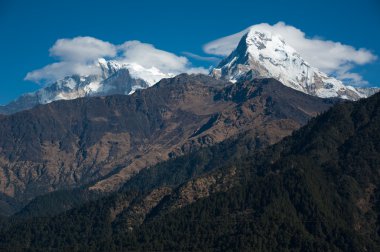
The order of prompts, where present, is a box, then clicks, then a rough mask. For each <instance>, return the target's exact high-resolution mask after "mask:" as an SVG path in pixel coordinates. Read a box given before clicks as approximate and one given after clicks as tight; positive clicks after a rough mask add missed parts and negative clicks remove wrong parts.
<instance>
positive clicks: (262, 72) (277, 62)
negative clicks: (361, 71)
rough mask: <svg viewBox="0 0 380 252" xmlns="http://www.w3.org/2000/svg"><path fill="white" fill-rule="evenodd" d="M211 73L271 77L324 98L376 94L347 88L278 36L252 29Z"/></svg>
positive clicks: (238, 77)
mask: <svg viewBox="0 0 380 252" xmlns="http://www.w3.org/2000/svg"><path fill="white" fill-rule="evenodd" d="M211 74H212V76H214V77H216V78H222V79H226V80H230V81H233V82H235V81H239V80H244V79H252V78H268V77H272V78H275V79H277V80H279V81H280V82H282V83H283V84H284V85H286V86H288V87H290V88H293V89H296V90H298V91H301V92H304V93H306V94H310V95H314V96H318V97H323V98H326V97H339V98H343V99H349V100H358V99H360V98H364V97H367V96H368V95H370V94H373V93H374V92H377V91H379V89H371V90H370V91H367V89H364V88H363V89H360V90H357V89H355V88H354V87H351V86H346V85H344V84H343V83H342V82H341V81H339V80H337V79H335V78H332V77H329V76H327V75H326V74H325V73H323V72H321V71H319V70H318V69H317V68H315V67H313V66H311V65H310V64H309V63H307V62H306V61H305V60H304V59H303V58H302V56H301V55H300V54H298V53H297V52H296V50H295V49H294V48H292V47H291V46H290V45H288V44H287V43H286V41H284V40H283V38H282V37H281V36H279V35H277V34H272V33H270V32H268V31H257V30H255V29H251V30H250V31H249V32H248V33H247V34H245V35H244V36H243V37H242V39H241V40H240V42H239V45H238V46H237V48H236V49H235V50H234V51H233V52H232V53H231V54H230V55H229V56H228V57H227V58H225V59H224V60H222V62H220V63H219V65H218V66H217V67H216V68H215V69H213V70H212V73H211Z"/></svg>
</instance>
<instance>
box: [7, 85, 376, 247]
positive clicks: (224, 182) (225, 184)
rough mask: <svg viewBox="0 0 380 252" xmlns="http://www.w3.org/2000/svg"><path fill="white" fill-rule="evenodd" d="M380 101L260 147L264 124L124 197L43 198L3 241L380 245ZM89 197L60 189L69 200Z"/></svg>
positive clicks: (326, 116)
mask: <svg viewBox="0 0 380 252" xmlns="http://www.w3.org/2000/svg"><path fill="white" fill-rule="evenodd" d="M289 90H291V89H289ZM292 92H294V91H292ZM299 94H302V93H300V92H299ZM302 95H303V94H302ZM379 108H380V95H379V94H376V95H374V96H372V97H370V98H368V99H365V100H360V101H357V102H344V103H340V104H337V105H335V106H334V107H332V108H331V109H329V110H328V111H327V112H325V113H323V114H321V115H319V116H317V117H316V118H314V119H311V120H310V121H309V123H308V124H307V125H306V126H304V127H302V128H301V129H300V130H298V131H295V132H293V134H292V135H291V136H289V137H286V138H284V139H283V140H282V141H280V142H279V143H277V144H275V145H271V146H269V147H267V148H264V149H257V140H256V136H255V134H251V133H252V132H254V131H251V133H248V132H247V133H244V134H241V135H237V136H236V137H233V138H230V139H227V140H225V141H223V142H221V143H219V144H216V145H213V146H211V147H207V148H203V149H199V150H197V151H195V152H192V153H189V154H188V155H184V156H181V157H177V158H173V159H170V160H168V161H166V162H164V163H160V164H158V165H156V166H153V167H151V168H150V169H144V170H143V171H141V172H140V173H139V174H137V175H136V176H134V177H133V178H131V179H130V180H129V181H128V182H126V183H125V184H124V186H123V187H122V188H121V190H119V191H118V192H117V193H115V194H112V195H110V196H106V197H103V198H101V199H98V200H95V201H91V202H87V203H84V204H83V205H81V206H77V207H74V208H73V209H71V210H68V211H65V212H63V213H57V212H56V213H55V214H50V215H49V214H46V212H45V211H47V212H50V213H54V212H52V211H51V210H52V209H54V205H53V204H52V203H53V202H56V201H54V198H55V197H58V196H57V195H54V194H52V195H50V196H48V197H47V196H44V197H42V198H40V199H38V200H36V201H34V202H32V203H31V204H30V205H29V206H28V207H26V208H25V209H24V210H23V211H21V212H20V213H19V214H18V215H15V216H14V217H13V219H12V220H11V221H9V222H7V221H4V222H3V224H2V225H1V230H2V232H1V235H0V244H1V246H2V248H4V249H5V250H7V249H8V250H9V249H13V250H14V249H16V250H34V249H36V250H52V249H54V250H59V251H64V250H68V249H71V250H75V251H84V250H85V251H120V250H144V251H151V250H155V251H156V250H159V251H173V250H176V251H182V250H187V251H189V250H191V251H192V250H207V251H208V250H239V251H240V250H250V251H251V250H268V251H269V250H278V251H288V250H295V251H301V250H302V251H321V250H323V251H348V250H349V251H377V250H379V248H380V237H379V200H378V198H379V192H378V190H377V189H376V188H378V186H379V182H380V177H379V162H380V160H379V157H380V146H379V143H380V135H379V132H380V131H379V129H380V110H379ZM79 193H81V192H78V191H75V192H73V193H71V192H66V193H65V195H66V196H65V197H62V195H60V197H59V199H60V200H61V201H60V203H61V204H67V203H69V202H72V199H73V198H74V196H73V195H78V194H79ZM64 200H66V201H64ZM62 201H63V202H62ZM44 210H45V211H44ZM44 213H45V215H44ZM41 215H42V216H45V217H44V218H42V217H41Z"/></svg>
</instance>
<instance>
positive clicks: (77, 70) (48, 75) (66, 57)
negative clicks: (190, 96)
mask: <svg viewBox="0 0 380 252" xmlns="http://www.w3.org/2000/svg"><path fill="white" fill-rule="evenodd" d="M49 52H50V56H52V57H55V58H57V60H58V62H55V63H52V64H50V65H47V66H45V67H43V68H41V69H37V70H34V71H32V72H29V73H27V75H26V77H25V80H30V81H34V82H37V83H40V84H44V83H50V82H54V81H56V80H58V79H62V78H64V77H65V76H70V75H74V74H78V75H90V74H97V73H99V71H100V69H99V67H98V63H97V62H98V59H99V58H106V59H112V60H115V61H118V62H120V63H137V64H139V65H141V66H142V67H145V68H152V67H154V68H157V69H159V70H160V71H161V72H163V73H166V74H168V73H171V74H179V73H207V72H208V70H206V69H205V68H203V67H193V66H192V65H191V62H190V61H189V60H188V59H187V58H186V57H184V56H177V55H176V54H174V53H171V52H167V51H163V50H160V49H157V48H155V47H154V46H153V45H152V44H147V43H142V42H140V41H137V40H133V41H126V42H124V43H123V44H121V45H114V44H112V43H109V42H106V41H102V40H100V39H97V38H93V37H75V38H72V39H58V40H57V41H56V42H55V43H54V45H53V46H52V47H51V48H50V49H49Z"/></svg>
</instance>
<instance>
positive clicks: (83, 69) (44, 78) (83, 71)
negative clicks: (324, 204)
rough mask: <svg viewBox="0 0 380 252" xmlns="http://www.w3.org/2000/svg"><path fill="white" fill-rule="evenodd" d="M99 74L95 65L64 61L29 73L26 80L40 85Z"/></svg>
mask: <svg viewBox="0 0 380 252" xmlns="http://www.w3.org/2000/svg"><path fill="white" fill-rule="evenodd" d="M97 73H99V68H98V67H96V65H95V64H83V63H79V62H71V61H63V62H57V63H53V64H50V65H47V66H45V67H43V68H41V69H38V70H34V71H32V72H29V73H27V75H26V77H25V80H30V81H34V82H36V83H39V84H44V83H49V82H53V81H56V80H59V79H62V78H64V77H65V76H70V75H74V74H78V75H90V74H97Z"/></svg>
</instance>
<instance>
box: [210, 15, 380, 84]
mask: <svg viewBox="0 0 380 252" xmlns="http://www.w3.org/2000/svg"><path fill="white" fill-rule="evenodd" d="M249 29H255V30H258V31H263V30H264V31H269V32H271V33H273V34H279V35H281V36H282V37H283V38H284V40H285V41H286V42H287V43H288V44H289V45H290V46H292V47H293V48H295V49H296V51H297V52H298V53H300V54H301V56H302V57H303V58H304V59H305V60H306V61H308V62H309V63H310V64H311V65H313V66H315V67H317V68H319V69H320V70H322V71H323V72H326V73H327V74H330V75H334V76H336V77H337V78H338V79H341V80H343V81H345V82H346V83H349V84H352V85H365V84H367V82H366V81H365V80H363V78H362V76H360V75H359V74H357V73H354V72H352V70H353V68H354V67H355V66H358V65H364V64H368V63H370V62H373V61H374V60H376V59H377V56H376V55H374V54H373V53H372V52H370V51H369V50H367V49H364V48H360V49H356V48H354V47H353V46H350V45H345V44H342V43H340V42H334V41H330V40H323V39H321V38H308V37H307V36H306V34H305V33H304V32H303V31H301V30H300V29H298V28H296V27H294V26H291V25H287V24H285V23H284V22H278V23H276V24H274V25H270V24H268V23H261V24H257V25H253V26H250V27H248V28H246V29H244V30H243V31H240V32H238V33H235V34H232V35H229V36H226V37H222V38H219V39H216V40H214V41H211V42H209V43H207V44H206V45H204V46H203V50H204V51H205V52H206V53H209V54H213V55H219V56H227V55H228V54H230V53H231V52H232V51H233V50H234V49H235V48H236V46H237V44H238V43H239V41H240V39H241V37H242V36H243V35H244V34H245V33H247V32H248V30H249Z"/></svg>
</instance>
